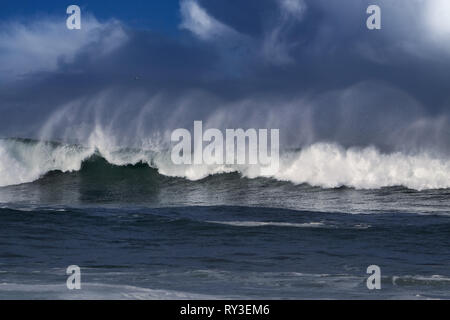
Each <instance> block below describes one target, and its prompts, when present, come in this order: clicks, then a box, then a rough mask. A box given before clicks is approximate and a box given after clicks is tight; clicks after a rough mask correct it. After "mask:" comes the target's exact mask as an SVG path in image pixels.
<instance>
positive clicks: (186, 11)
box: [180, 0, 238, 40]
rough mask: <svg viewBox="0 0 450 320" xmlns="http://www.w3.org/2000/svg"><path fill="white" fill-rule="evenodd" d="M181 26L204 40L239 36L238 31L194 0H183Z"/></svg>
mask: <svg viewBox="0 0 450 320" xmlns="http://www.w3.org/2000/svg"><path fill="white" fill-rule="evenodd" d="M181 15H182V23H181V25H180V27H181V28H183V29H186V30H189V31H190V32H192V33H193V34H195V35H196V36H197V37H199V38H200V39H202V40H213V39H216V40H217V39H219V38H223V37H230V36H238V32H236V31H235V30H233V29H232V28H230V27H229V26H227V25H225V24H223V23H221V22H220V21H218V20H217V19H215V18H214V17H212V16H210V15H209V14H208V12H206V10H205V9H203V8H202V7H201V6H200V5H199V4H198V3H197V2H196V1H194V0H183V1H181Z"/></svg>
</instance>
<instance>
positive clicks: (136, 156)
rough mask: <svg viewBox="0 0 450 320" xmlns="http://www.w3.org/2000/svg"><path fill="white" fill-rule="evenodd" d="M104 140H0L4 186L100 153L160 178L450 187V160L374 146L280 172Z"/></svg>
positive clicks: (296, 163)
mask: <svg viewBox="0 0 450 320" xmlns="http://www.w3.org/2000/svg"><path fill="white" fill-rule="evenodd" d="M105 140H107V139H106V138H105V137H103V138H102V139H99V138H96V139H93V140H90V141H89V146H88V147H86V148H81V147H79V146H70V145H58V146H55V145H52V144H49V143H34V144H33V143H24V142H21V141H18V140H0V186H7V185H13V184H21V183H26V182H31V181H34V180H36V179H38V178H39V177H41V176H42V175H43V174H45V173H47V172H49V171H51V170H60V171H63V172H68V171H76V170H79V169H80V168H81V164H82V162H83V160H85V159H86V158H88V157H89V156H91V155H93V154H94V153H95V152H96V151H99V152H100V154H101V155H102V156H103V157H104V158H105V159H106V160H107V161H108V162H110V163H112V164H115V165H127V164H136V163H138V162H143V163H147V164H148V165H150V166H152V167H155V168H157V169H158V171H159V173H160V174H163V175H166V176H171V177H182V178H186V179H189V180H199V179H203V178H205V177H207V176H209V175H213V174H220V173H230V172H239V173H240V174H241V175H242V176H244V177H247V178H257V177H267V178H272V179H276V180H280V181H289V182H292V183H294V184H303V183H307V184H309V185H312V186H318V187H323V188H336V187H340V186H347V187H354V188H356V189H377V188H381V187H390V186H404V187H407V188H410V189H415V190H425V189H446V188H450V159H446V158H438V157H433V156H431V155H429V154H427V153H421V154H416V155H406V154H403V153H400V152H397V153H392V154H384V153H381V152H379V151H378V150H377V149H376V148H374V147H368V148H364V149H357V148H349V149H344V148H342V147H340V146H339V145H336V144H326V143H317V144H313V145H311V146H309V147H307V148H305V149H303V150H301V151H296V152H285V153H283V154H282V155H281V157H280V166H279V168H267V167H261V166H258V165H175V164H173V163H172V162H171V160H170V152H161V151H159V152H153V151H144V150H128V151H124V150H123V149H120V148H117V147H114V145H113V144H111V143H105V142H104V141H105Z"/></svg>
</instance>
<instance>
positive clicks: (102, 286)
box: [0, 139, 450, 299]
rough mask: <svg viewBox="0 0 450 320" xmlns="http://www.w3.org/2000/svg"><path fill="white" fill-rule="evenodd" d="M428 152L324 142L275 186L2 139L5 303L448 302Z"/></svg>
mask: <svg viewBox="0 0 450 320" xmlns="http://www.w3.org/2000/svg"><path fill="white" fill-rule="evenodd" d="M430 157H431V156H429V155H402V154H387V155H386V154H382V153H380V152H378V151H377V150H375V149H364V150H356V149H354V150H345V149H343V148H341V147H338V146H332V145H318V146H316V147H315V148H314V147H313V148H310V149H309V150H299V151H295V152H293V153H291V154H290V155H289V156H286V157H282V158H283V159H284V160H283V159H282V163H281V173H280V174H279V176H270V175H261V174H258V172H259V171H258V170H256V171H255V170H254V169H251V168H244V167H234V168H217V167H213V168H204V167H202V168H196V167H193V166H191V167H186V168H183V169H176V168H171V167H169V166H168V165H166V166H164V163H167V162H165V161H166V158H165V157H164V156H161V155H159V154H157V153H154V152H147V151H146V152H143V151H140V150H133V149H130V150H120V151H117V152H108V150H106V149H105V150H102V149H99V148H97V147H96V148H85V147H82V146H78V145H63V144H59V143H56V142H55V143H54V142H39V141H33V140H23V139H1V140H0V186H1V187H0V230H1V231H0V299H12V298H14V299H449V298H450V236H449V235H450V178H449V177H450V170H449V168H450V163H449V161H448V160H447V161H445V160H442V159H437V158H436V159H435V158H430ZM283 161H284V162H283ZM70 265H77V266H79V267H80V269H81V289H80V290H69V289H68V288H67V286H66V280H67V278H68V275H67V274H66V268H67V267H68V266H70ZM370 265H377V266H379V267H380V270H381V289H379V290H369V289H368V287H367V285H366V281H367V279H368V277H369V276H370V274H368V273H367V268H368V266H370Z"/></svg>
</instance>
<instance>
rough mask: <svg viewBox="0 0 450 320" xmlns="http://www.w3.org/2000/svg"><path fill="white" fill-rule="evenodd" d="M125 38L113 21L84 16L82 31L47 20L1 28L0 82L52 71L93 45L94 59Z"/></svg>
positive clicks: (57, 21) (118, 24)
mask: <svg viewBox="0 0 450 320" xmlns="http://www.w3.org/2000/svg"><path fill="white" fill-rule="evenodd" d="M126 38H127V36H126V34H125V32H124V30H123V28H122V26H121V25H120V23H118V22H116V21H110V22H107V23H100V22H98V21H97V20H96V19H95V18H94V17H91V16H85V17H83V24H82V28H81V30H68V29H67V27H66V24H65V21H64V20H59V19H55V20H51V19H49V18H45V19H40V20H34V21H31V22H28V23H19V22H7V23H3V24H1V25H0V61H2V63H1V65H0V75H1V76H0V81H10V80H17V79H20V78H22V77H26V76H27V75H30V74H33V73H36V72H52V71H56V70H57V69H58V65H59V64H60V63H70V62H72V61H73V60H74V58H75V57H76V55H77V54H79V53H80V52H81V51H82V50H83V49H84V48H87V47H88V46H90V45H96V48H97V49H98V50H97V51H96V54H97V56H102V55H104V54H107V53H109V52H111V51H112V50H114V49H115V48H117V47H118V46H120V45H121V44H123V42H124V41H125V40H126Z"/></svg>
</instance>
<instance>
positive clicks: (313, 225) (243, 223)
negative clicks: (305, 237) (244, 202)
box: [207, 221, 324, 228]
mask: <svg viewBox="0 0 450 320" xmlns="http://www.w3.org/2000/svg"><path fill="white" fill-rule="evenodd" d="M207 222H209V223H217V224H224V225H230V226H235V227H266V226H272V227H294V228H318V227H323V226H324V224H323V223H321V222H309V223H289V222H261V221H207Z"/></svg>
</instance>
